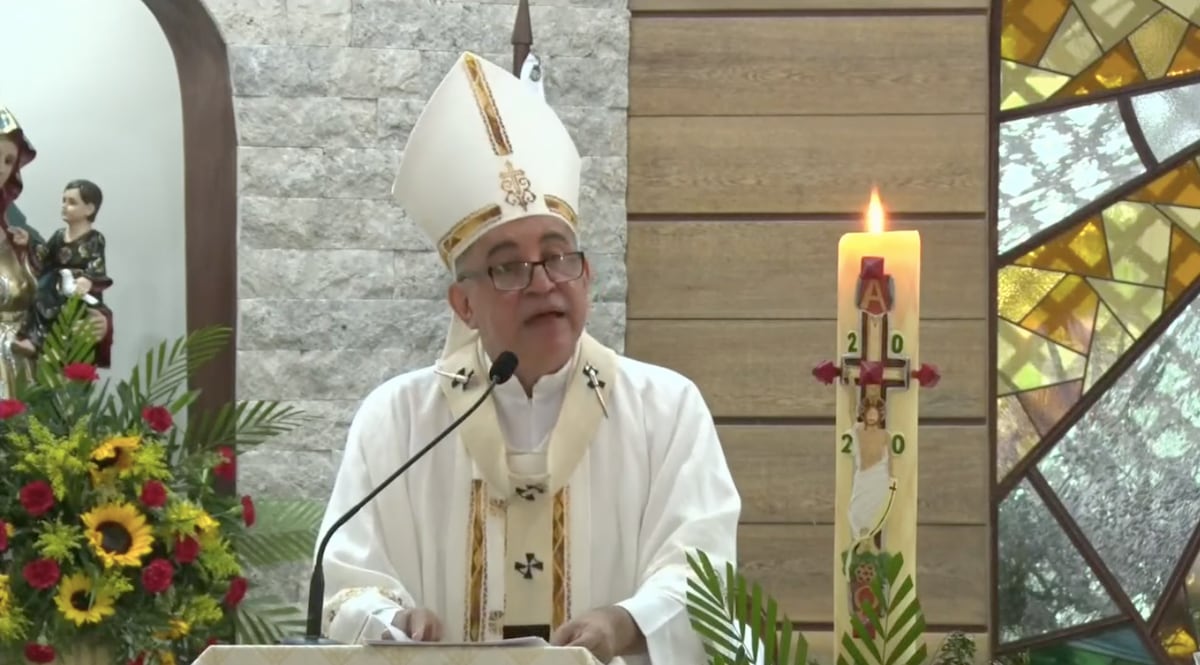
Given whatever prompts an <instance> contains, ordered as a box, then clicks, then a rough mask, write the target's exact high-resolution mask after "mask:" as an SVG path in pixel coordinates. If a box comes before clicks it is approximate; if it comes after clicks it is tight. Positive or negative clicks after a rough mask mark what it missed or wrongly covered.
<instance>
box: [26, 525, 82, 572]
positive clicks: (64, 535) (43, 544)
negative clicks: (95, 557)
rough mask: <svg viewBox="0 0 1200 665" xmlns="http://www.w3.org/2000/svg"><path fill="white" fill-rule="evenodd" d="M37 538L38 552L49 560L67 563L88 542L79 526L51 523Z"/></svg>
mask: <svg viewBox="0 0 1200 665" xmlns="http://www.w3.org/2000/svg"><path fill="white" fill-rule="evenodd" d="M43 529H44V530H43V531H42V533H41V534H39V535H38V538H37V543H36V545H37V550H38V552H40V553H41V555H42V556H44V557H46V558H47V559H54V560H55V561H57V562H59V563H66V562H67V561H68V560H69V559H70V558H71V556H72V554H73V553H74V552H75V550H76V549H78V548H79V547H80V546H81V545H83V544H84V543H85V542H86V540H85V539H84V537H83V529H82V528H81V527H78V526H72V525H68V524H63V523H61V522H51V523H49V524H46V525H45V526H44V527H43Z"/></svg>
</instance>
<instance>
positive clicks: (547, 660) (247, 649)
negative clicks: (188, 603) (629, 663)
mask: <svg viewBox="0 0 1200 665" xmlns="http://www.w3.org/2000/svg"><path fill="white" fill-rule="evenodd" d="M195 665H600V661H598V660H596V659H595V658H593V657H592V654H591V652H589V651H588V650H587V649H584V648H583V647H542V646H534V647H531V646H507V645H487V644H471V645H464V644H443V645H438V644H403V645H387V646H372V645H365V646H362V645H340V644H339V645H332V646H327V645H323V644H322V645H306V646H264V645H226V644H217V645H214V646H211V647H209V648H208V649H205V651H204V653H202V654H200V657H199V658H197V659H196V661H195Z"/></svg>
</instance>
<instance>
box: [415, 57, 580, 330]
mask: <svg viewBox="0 0 1200 665" xmlns="http://www.w3.org/2000/svg"><path fill="white" fill-rule="evenodd" d="M581 167H582V160H581V159H580V157H579V150H578V149H577V148H576V146H575V142H574V141H573V140H572V139H571V135H570V133H569V132H568V131H567V128H566V126H565V125H563V123H562V121H561V120H560V119H559V117H558V115H557V114H556V113H555V112H554V110H553V109H551V108H550V106H549V105H548V104H547V103H546V101H545V100H544V99H542V97H541V96H540V95H539V94H538V93H537V92H536V88H535V87H531V85H530V84H529V83H528V82H526V81H522V80H521V79H519V78H517V77H516V76H513V75H512V74H511V73H510V72H508V71H507V70H505V69H503V68H501V67H499V66H497V65H495V64H493V63H491V62H489V61H487V60H485V59H483V58H481V57H479V56H477V55H475V54H473V53H463V54H462V55H461V56H459V58H458V61H457V62H455V63H454V67H453V68H451V69H450V71H449V72H448V73H447V74H446V76H445V77H444V78H443V79H442V81H441V83H439V84H438V87H437V89H436V90H435V91H434V92H433V96H432V97H430V99H429V101H428V102H427V103H426V105H425V109H424V110H423V111H422V112H421V116H420V117H419V118H418V119H417V122H416V124H415V125H414V126H413V129H412V132H411V133H410V134H409V138H408V144H407V145H406V146H405V149H404V158H403V159H402V160H401V163H400V169H399V173H398V174H397V176H396V180H395V183H394V184H393V185H392V196H393V197H394V198H395V200H396V201H397V202H398V203H399V204H400V205H401V206H403V207H404V209H405V212H407V213H408V216H409V217H410V218H411V219H412V220H413V221H414V222H415V223H416V224H417V225H418V226H419V227H420V228H421V230H422V231H423V232H424V233H425V235H426V236H428V237H429V239H430V241H431V242H432V243H433V244H434V246H435V247H436V249H437V251H438V254H439V255H440V256H441V259H442V262H443V263H445V264H446V267H447V268H449V269H450V270H451V271H453V270H454V261H455V260H456V259H457V258H458V257H459V256H461V255H462V253H463V252H464V251H466V249H467V248H468V247H470V246H471V244H472V243H474V242H475V241H476V240H478V239H479V237H480V236H482V235H483V234H484V233H486V232H487V231H489V230H491V229H494V228H496V227H497V226H500V225H502V224H506V223H508V222H511V221H515V220H518V219H522V218H524V217H530V216H534V215H552V216H555V217H558V218H560V219H562V220H563V221H564V222H566V224H567V225H568V226H569V227H570V228H571V229H572V231H575V232H576V233H578V229H577V224H578V216H577V210H578V199H579V177H580V170H581ZM454 323H455V325H454V326H452V328H451V334H450V338H449V339H447V343H446V349H445V353H449V352H451V351H453V350H454V349H456V348H458V347H459V346H461V345H462V344H464V343H467V342H470V341H473V339H474V336H473V333H471V332H470V331H469V330H467V329H466V327H465V324H463V323H462V322H461V321H459V320H458V318H457V317H454Z"/></svg>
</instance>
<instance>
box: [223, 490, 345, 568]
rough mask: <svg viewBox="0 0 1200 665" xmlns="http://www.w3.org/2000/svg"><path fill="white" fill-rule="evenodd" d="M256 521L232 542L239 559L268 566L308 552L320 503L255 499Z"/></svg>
mask: <svg viewBox="0 0 1200 665" xmlns="http://www.w3.org/2000/svg"><path fill="white" fill-rule="evenodd" d="M255 508H256V509H257V510H256V511H255V512H256V513H257V515H258V521H257V522H255V524H254V528H252V529H248V530H246V531H245V533H244V534H242V535H241V536H240V537H239V538H238V539H237V541H236V542H235V543H234V548H235V550H236V551H237V553H238V556H239V557H240V558H241V559H242V562H243V563H245V564H246V565H248V566H250V567H253V568H269V567H271V566H277V565H280V564H285V563H295V562H299V561H305V560H307V559H308V558H309V557H311V556H312V553H313V547H314V544H315V542H316V538H317V530H318V529H319V528H320V526H321V518H323V517H324V516H325V507H324V504H322V503H320V502H318V501H311V500H307V499H258V500H256V501H255Z"/></svg>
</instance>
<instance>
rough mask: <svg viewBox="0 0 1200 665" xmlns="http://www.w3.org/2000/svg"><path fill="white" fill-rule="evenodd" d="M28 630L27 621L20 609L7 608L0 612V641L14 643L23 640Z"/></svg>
mask: <svg viewBox="0 0 1200 665" xmlns="http://www.w3.org/2000/svg"><path fill="white" fill-rule="evenodd" d="M28 630H29V619H27V618H25V613H24V612H23V611H21V608H20V607H9V608H7V609H5V610H4V611H3V612H0V641H3V642H15V641H17V640H21V639H24V638H25V634H26V632H27V631H28Z"/></svg>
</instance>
